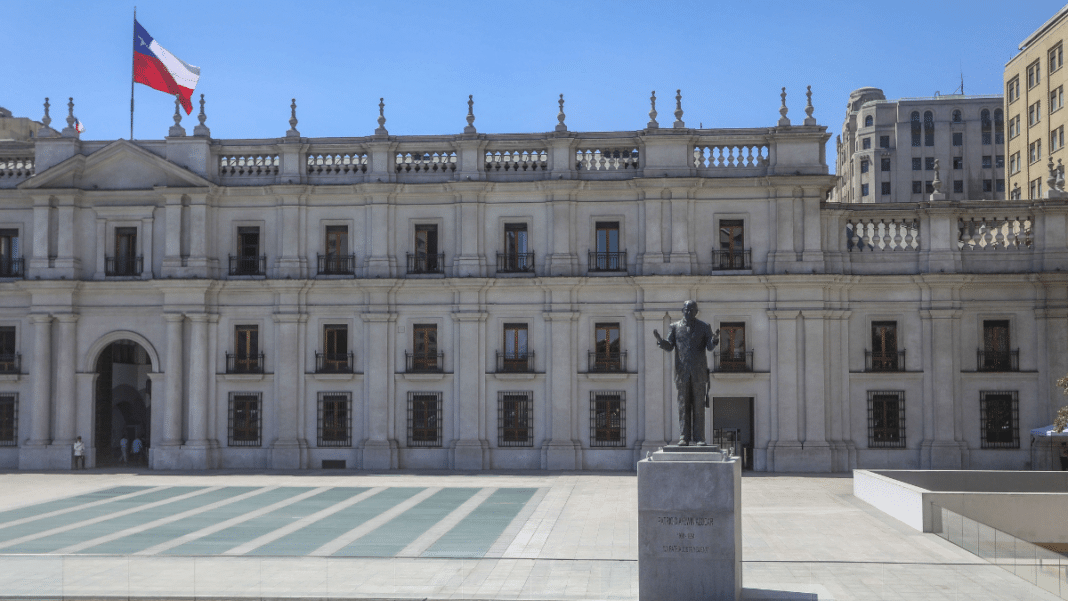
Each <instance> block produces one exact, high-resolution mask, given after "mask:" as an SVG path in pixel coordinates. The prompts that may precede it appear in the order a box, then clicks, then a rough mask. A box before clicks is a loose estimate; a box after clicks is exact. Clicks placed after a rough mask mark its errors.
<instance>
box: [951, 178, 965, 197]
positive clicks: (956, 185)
mask: <svg viewBox="0 0 1068 601" xmlns="http://www.w3.org/2000/svg"><path fill="white" fill-rule="evenodd" d="M953 192H954V193H955V194H963V193H964V180H962V179H955V180H953Z"/></svg>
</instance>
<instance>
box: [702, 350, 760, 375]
mask: <svg viewBox="0 0 1068 601" xmlns="http://www.w3.org/2000/svg"><path fill="white" fill-rule="evenodd" d="M712 371H714V372H722V373H744V372H751V371H753V351H727V352H725V353H712Z"/></svg>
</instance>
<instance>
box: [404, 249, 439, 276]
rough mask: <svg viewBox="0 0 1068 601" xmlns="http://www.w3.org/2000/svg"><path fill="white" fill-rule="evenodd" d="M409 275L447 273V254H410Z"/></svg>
mask: <svg viewBox="0 0 1068 601" xmlns="http://www.w3.org/2000/svg"><path fill="white" fill-rule="evenodd" d="M408 273H445V253H437V254H430V255H424V254H414V255H413V254H412V253H408Z"/></svg>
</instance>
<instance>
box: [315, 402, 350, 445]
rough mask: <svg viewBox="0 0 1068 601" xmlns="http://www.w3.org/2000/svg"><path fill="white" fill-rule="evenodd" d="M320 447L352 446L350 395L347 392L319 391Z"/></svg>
mask: <svg viewBox="0 0 1068 601" xmlns="http://www.w3.org/2000/svg"><path fill="white" fill-rule="evenodd" d="M318 446H320V447H351V446H352V395H351V393H348V392H320V393H319V437H318Z"/></svg>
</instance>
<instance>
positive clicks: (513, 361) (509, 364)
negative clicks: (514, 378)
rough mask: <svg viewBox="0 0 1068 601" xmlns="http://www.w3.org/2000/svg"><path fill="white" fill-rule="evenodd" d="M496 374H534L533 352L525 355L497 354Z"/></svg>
mask: <svg viewBox="0 0 1068 601" xmlns="http://www.w3.org/2000/svg"><path fill="white" fill-rule="evenodd" d="M497 373H502V374H508V373H512V374H523V373H534V351H529V352H526V353H508V352H504V353H502V352H500V351H498V352H497Z"/></svg>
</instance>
